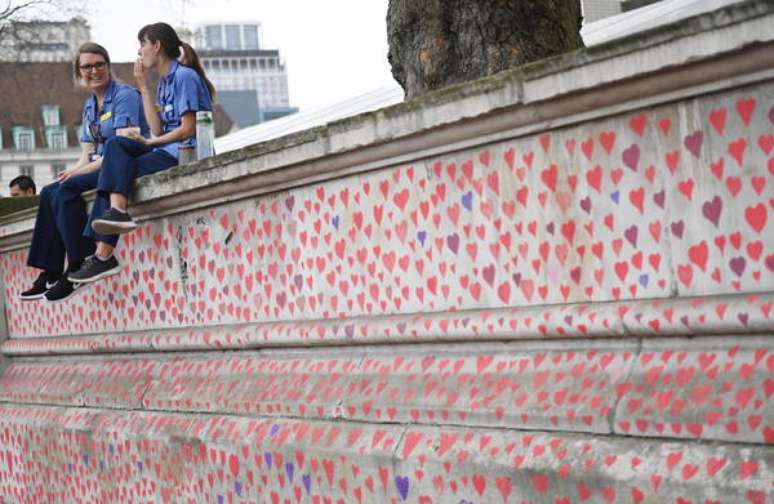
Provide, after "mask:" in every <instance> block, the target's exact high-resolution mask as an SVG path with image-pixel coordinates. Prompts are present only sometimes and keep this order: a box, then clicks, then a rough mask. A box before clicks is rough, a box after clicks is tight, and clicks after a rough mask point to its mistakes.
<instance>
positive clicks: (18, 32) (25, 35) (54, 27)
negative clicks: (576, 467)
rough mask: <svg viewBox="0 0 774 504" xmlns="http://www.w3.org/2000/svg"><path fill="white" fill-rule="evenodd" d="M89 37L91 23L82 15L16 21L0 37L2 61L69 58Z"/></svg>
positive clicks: (59, 59) (66, 59)
mask: <svg viewBox="0 0 774 504" xmlns="http://www.w3.org/2000/svg"><path fill="white" fill-rule="evenodd" d="M90 39H91V29H90V28H89V24H88V23H87V22H86V20H85V19H83V18H82V17H80V16H78V17H74V18H72V19H70V20H69V21H39V20H36V21H15V22H12V23H9V24H8V26H7V27H6V28H5V29H4V31H3V37H2V38H0V61H19V62H55V61H70V59H71V58H72V57H73V54H74V53H75V51H76V50H77V49H78V47H79V46H80V45H81V44H83V43H84V42H88V41H89V40H90Z"/></svg>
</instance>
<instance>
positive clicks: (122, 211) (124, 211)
mask: <svg viewBox="0 0 774 504" xmlns="http://www.w3.org/2000/svg"><path fill="white" fill-rule="evenodd" d="M113 210H118V211H119V212H121V213H126V210H121V209H120V208H116V207H113Z"/></svg>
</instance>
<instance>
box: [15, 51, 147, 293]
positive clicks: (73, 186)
mask: <svg viewBox="0 0 774 504" xmlns="http://www.w3.org/2000/svg"><path fill="white" fill-rule="evenodd" d="M73 76H74V78H75V80H76V82H77V83H78V84H80V85H82V86H84V87H85V88H86V89H88V90H89V91H90V92H91V96H89V97H88V98H87V99H86V103H85V104H84V107H83V116H82V124H83V127H82V129H81V134H80V141H81V156H80V158H79V159H78V161H77V162H76V164H75V166H73V167H72V168H69V169H67V170H65V171H63V172H61V173H59V174H58V175H57V179H58V180H57V181H56V182H54V183H53V184H49V185H47V186H46V187H44V188H43V190H42V191H41V192H40V202H39V205H38V214H37V218H36V219H35V229H34V231H33V234H32V244H31V245H30V251H29V256H28V258H27V265H28V266H32V267H34V268H39V269H41V270H43V271H42V272H41V273H40V275H39V276H38V278H37V280H35V282H34V283H33V285H32V287H31V288H30V289H28V290H26V291H24V292H22V293H21V295H20V297H21V299H23V300H34V299H43V298H45V299H47V300H48V301H63V300H65V299H67V298H68V297H70V296H71V295H72V294H73V293H74V292H75V289H76V288H77V287H78V286H77V285H73V284H72V283H71V282H70V281H69V280H68V279H67V277H68V275H69V274H70V273H73V272H75V271H77V270H78V269H79V268H80V267H81V265H82V264H83V261H84V259H85V258H86V257H87V256H89V255H90V254H92V253H93V252H94V239H104V240H107V241H110V240H112V237H110V236H104V237H99V236H94V237H93V238H90V237H85V236H83V229H84V227H85V226H86V223H87V214H86V206H85V203H84V202H83V198H82V197H81V194H82V193H84V192H86V191H89V190H91V189H94V188H95V187H97V180H98V179H99V172H100V167H101V166H102V164H103V154H104V148H105V142H106V141H108V140H110V139H112V138H114V137H115V136H116V134H117V133H118V134H121V133H122V132H125V131H129V130H124V129H123V128H129V127H131V128H135V127H138V126H139V134H140V135H146V136H147V135H148V124H147V123H146V122H145V116H144V114H143V108H142V99H141V97H140V93H139V92H138V91H137V90H136V89H135V88H133V87H131V86H128V85H126V84H123V83H121V82H118V81H116V80H115V79H113V77H112V75H111V71H110V56H109V55H108V52H107V51H106V50H105V48H104V47H102V46H101V45H99V44H95V43H93V42H87V43H85V44H83V45H82V46H81V47H80V48H79V49H78V52H77V53H76V55H75V57H74V58H73ZM132 131H134V130H133V129H132ZM65 257H66V258H67V269H66V270H64V272H63V269H64V263H65Z"/></svg>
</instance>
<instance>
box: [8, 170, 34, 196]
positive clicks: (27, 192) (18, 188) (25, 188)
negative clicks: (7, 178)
mask: <svg viewBox="0 0 774 504" xmlns="http://www.w3.org/2000/svg"><path fill="white" fill-rule="evenodd" d="M8 188H9V189H10V190H11V197H12V198H22V197H25V196H35V194H37V188H36V187H35V181H34V180H32V177H29V176H27V175H19V176H18V177H16V178H15V179H13V180H11V183H10V184H8Z"/></svg>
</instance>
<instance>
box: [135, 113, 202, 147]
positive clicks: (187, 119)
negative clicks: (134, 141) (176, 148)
mask: <svg viewBox="0 0 774 504" xmlns="http://www.w3.org/2000/svg"><path fill="white" fill-rule="evenodd" d="M195 135H196V112H186V113H185V114H183V116H182V117H181V118H180V126H178V127H177V128H175V129H173V130H172V131H170V132H168V133H164V134H163V135H161V136H154V137H153V138H148V139H147V140H146V141H145V144H146V145H150V146H156V145H164V144H168V143H172V142H180V141H183V140H186V139H188V138H191V137H192V136H195Z"/></svg>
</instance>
